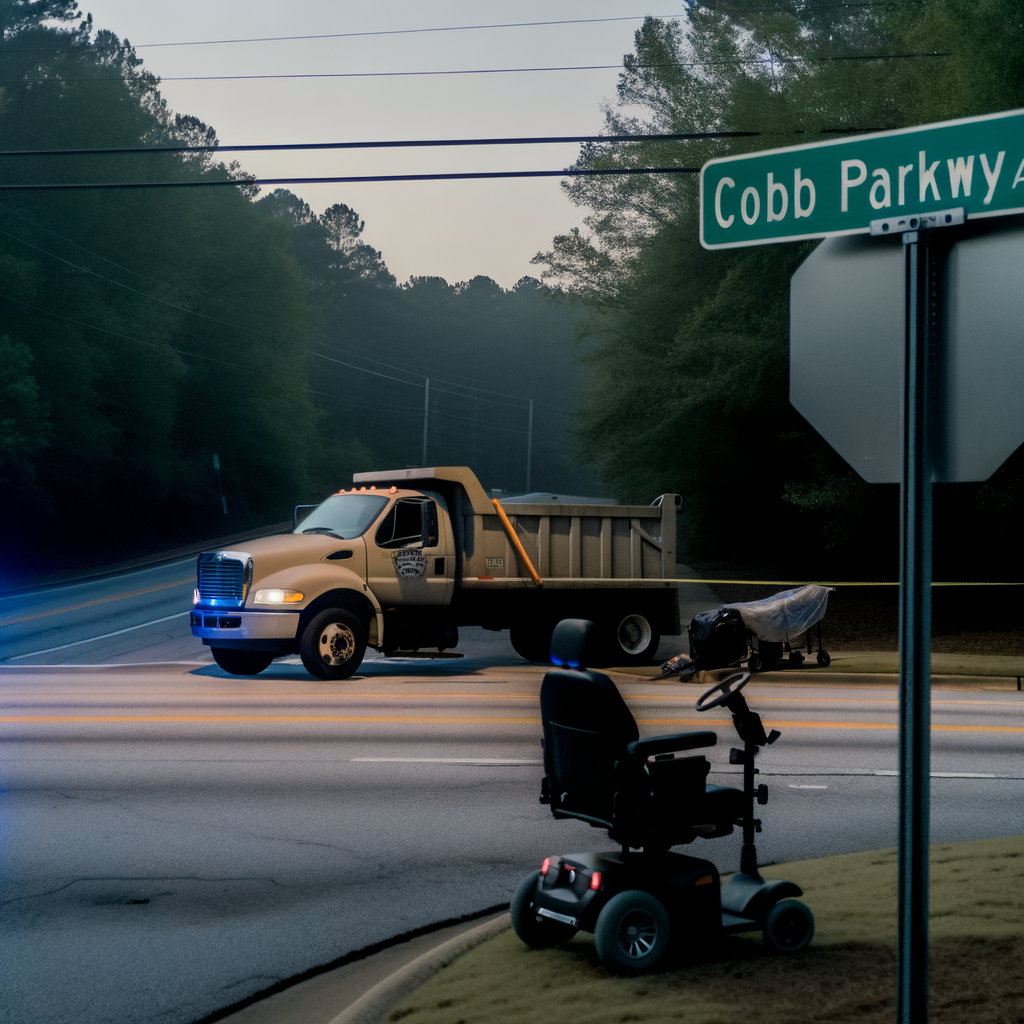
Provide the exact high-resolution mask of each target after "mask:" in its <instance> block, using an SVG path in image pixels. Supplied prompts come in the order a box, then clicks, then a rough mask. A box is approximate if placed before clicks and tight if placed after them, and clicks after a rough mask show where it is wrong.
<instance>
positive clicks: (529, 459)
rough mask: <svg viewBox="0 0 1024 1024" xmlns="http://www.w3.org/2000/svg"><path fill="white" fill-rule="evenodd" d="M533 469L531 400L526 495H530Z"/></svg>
mask: <svg viewBox="0 0 1024 1024" xmlns="http://www.w3.org/2000/svg"><path fill="white" fill-rule="evenodd" d="M532 467H533V399H532V398H531V399H530V416H529V419H528V420H527V421H526V493H527V494H529V493H530V471H531V469H532Z"/></svg>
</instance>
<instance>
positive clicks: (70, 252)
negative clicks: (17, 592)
mask: <svg viewBox="0 0 1024 1024" xmlns="http://www.w3.org/2000/svg"><path fill="white" fill-rule="evenodd" d="M0 12H2V14H3V18H4V47H3V49H2V51H0V66H2V68H3V71H2V77H3V78H4V80H5V90H4V94H3V101H2V103H0V131H2V132H3V136H4V144H5V148H10V149H19V148H20V149H51V148H53V149H63V148H80V147H133V146H167V145H173V144H175V143H179V144H181V143H184V144H191V145H195V144H200V145H211V146H215V145H216V133H215V132H214V130H213V129H212V128H211V127H209V126H208V125H206V124H204V123H203V122H202V121H201V120H199V119H198V118H195V117H191V116H185V115H180V114H174V113H173V112H172V111H170V110H169V109H168V108H167V106H166V104H165V103H164V101H163V99H162V97H161V96H160V93H159V87H158V86H159V83H158V81H157V79H155V78H154V77H153V76H152V75H149V74H148V73H147V72H146V71H145V70H144V69H142V68H141V62H140V61H139V59H138V58H137V56H136V55H135V53H134V51H133V49H132V48H131V46H130V45H129V44H128V43H127V41H122V40H120V39H118V38H117V37H116V36H115V35H113V34H112V33H109V32H99V33H95V34H94V33H93V31H92V26H91V22H90V21H89V20H88V19H86V20H84V21H82V22H80V23H78V24H69V22H70V21H71V19H73V18H74V17H76V16H77V10H76V8H75V5H74V4H63V5H61V4H54V3H49V4H43V3H37V4H30V3H7V4H5V5H3V6H2V7H0ZM239 177H242V179H243V180H244V175H242V172H241V171H240V169H239V168H237V166H232V165H229V166H227V167H225V166H224V164H223V163H221V162H219V161H218V160H217V159H216V154H215V153H214V152H210V153H202V154H189V155H186V156H182V155H180V154H155V155H125V156H112V157H103V158H93V157H78V158H75V157H61V158H59V159H56V158H51V157H35V158H27V157H26V158H16V159H15V158H11V159H8V160H6V161H4V162H3V164H2V166H0V180H4V181H6V182H11V183H21V182H55V181H56V182H60V181H90V180H104V181H119V180H120V181H132V180H150V181H165V180H169V181H174V180H189V179H191V180H203V179H205V180H216V181H227V180H236V179H238V178H239ZM250 192H251V189H247V188H246V186H244V185H242V186H239V187H237V188H236V187H217V188H202V189H171V190H160V189H155V190H132V191H124V192H120V191H107V190H104V191H67V192H64V191H49V192H46V191H39V192H20V193H5V194H4V197H3V198H2V199H0V271H2V283H0V315H2V317H3V321H2V322H3V331H4V333H5V335H6V336H7V340H5V341H4V342H3V343H2V345H0V359H2V360H3V363H2V373H0V388H3V389H5V394H6V398H7V401H6V402H5V405H4V411H3V413H2V414H0V420H2V421H3V426H2V436H3V442H2V447H3V452H4V454H3V460H4V469H3V472H4V474H5V475H6V477H7V482H9V483H10V485H11V486H5V487H4V489H3V493H2V495H0V522H2V523H3V527H2V530H3V533H4V535H5V536H4V540H5V541H6V543H7V545H8V546H13V544H14V542H15V540H17V542H18V544H20V545H22V546H24V545H25V544H30V543H35V544H36V545H37V547H38V549H39V550H40V551H43V552H45V551H53V543H52V538H53V536H54V535H55V531H59V530H71V531H73V535H74V537H75V545H74V547H75V552H76V554H84V553H85V552H87V551H88V550H89V548H90V547H91V548H93V549H96V550H101V549H104V548H108V549H110V548H113V547H115V546H118V547H122V548H123V547H124V546H132V545H147V546H153V545H156V544H159V543H161V542H165V541H171V540H176V539H178V538H182V537H189V536H191V537H196V536H203V535H207V536H208V535H209V534H210V531H211V529H216V531H217V532H223V531H224V525H225V524H224V523H223V514H222V512H221V510H220V502H219V495H218V493H217V489H216V479H215V477H214V474H213V471H212V466H211V455H212V453H213V452H216V453H217V454H219V455H220V457H221V459H222V463H223V465H224V480H225V488H226V490H227V492H228V496H229V508H230V510H231V518H230V520H229V523H230V524H231V525H232V526H234V527H235V528H236V529H237V528H240V527H243V526H246V525H250V524H254V523H257V522H259V523H265V522H267V521H268V520H270V521H273V520H274V519H283V518H285V516H286V515H288V514H289V509H290V506H291V505H292V504H294V502H295V501H296V500H302V499H303V498H306V497H307V496H308V495H309V494H310V491H311V489H313V490H319V487H320V485H319V484H316V480H315V477H316V476H317V474H318V473H319V472H320V470H319V469H318V467H317V462H318V458H317V454H316V450H317V448H318V443H319V437H318V433H317V412H316V409H315V407H314V405H313V403H312V401H311V397H310V392H309V382H308V376H307V374H308V362H307V361H308V345H309V339H310V331H311V329H312V315H311V309H310V305H309V293H308V286H307V283H306V281H305V279H304V277H303V275H302V273H301V270H300V268H299V266H298V264H297V262H296V260H295V257H294V255H293V254H292V251H291V245H290V238H289V234H288V231H287V229H285V228H284V227H283V225H280V224H277V223H274V222H273V221H270V220H268V219H267V218H266V217H264V216H262V215H261V214H260V212H259V211H257V210H256V209H255V208H254V206H253V204H252V203H251V202H250V201H249V198H248V195H247V193H250ZM336 479H337V478H336ZM314 485H316V486H314ZM334 486H337V483H336V482H335V484H334Z"/></svg>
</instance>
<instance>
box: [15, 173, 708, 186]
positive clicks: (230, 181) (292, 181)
mask: <svg viewBox="0 0 1024 1024" xmlns="http://www.w3.org/2000/svg"><path fill="white" fill-rule="evenodd" d="M610 174H621V175H631V174H700V168H699V167H598V168H590V169H586V170H576V169H573V168H569V169H566V170H561V171H463V172H461V173H452V174H350V175H344V176H335V177H326V178H214V179H210V180H205V179H198V180H195V181H95V182H84V181H79V182H66V183H65V182H46V183H43V184H37V185H28V184H20V185H0V192H52V191H57V190H63V191H81V190H84V189H118V188H124V189H149V188H204V187H207V188H208V187H214V186H224V185H231V186H233V187H236V188H238V187H252V186H254V185H255V186H264V185H266V186H269V185H335V184H353V183H358V182H369V181H467V180H470V179H487V178H584V177H591V176H603V175H610Z"/></svg>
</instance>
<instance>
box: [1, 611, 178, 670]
mask: <svg viewBox="0 0 1024 1024" xmlns="http://www.w3.org/2000/svg"><path fill="white" fill-rule="evenodd" d="M191 614H192V613H191V612H175V613H174V614H173V615H165V616H164V617H163V618H162V619H150V621H149V622H140V623H139V624H138V625H137V626H128V627H126V628H125V629H115V630H114V632H113V633H104V634H103V635H102V636H91V637H89V638H88V639H87V640H75V641H74V642H73V643H70V644H61V645H60V646H59V647H47V648H45V649H44V650H42V651H30V652H29V653H28V654H16V655H15V656H14V657H13V658H4V661H6V662H11V661H21V659H22V658H32V657H34V656H35V655H37V654H50V653H51V652H53V651H65V650H67V649H68V648H69V647H77V646H78V645H79V644H91V643H94V642H95V641H97V640H106V639H107V637H111V636H120V635H121V634H122V633H130V632H131V631H132V630H133V629H144V628H145V627H146V626H156V625H158V624H159V623H161V622H170V621H171V619H180V618H182V617H184V616H185V615H191Z"/></svg>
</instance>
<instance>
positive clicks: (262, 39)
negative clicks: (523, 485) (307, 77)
mask: <svg viewBox="0 0 1024 1024" xmlns="http://www.w3.org/2000/svg"><path fill="white" fill-rule="evenodd" d="M648 17H653V18H678V17H679V15H678V14H653V15H647V14H634V15H630V16H629V17H622V18H566V19H563V20H561V21H512V22H505V23H503V24H497V25H444V26H438V27H437V28H392V29H378V30H377V31H372V32H327V33H320V34H317V35H302V36H257V37H255V38H246V39H193V40H189V41H187V42H180V43H140V44H139V45H138V46H136V47H135V49H136V50H147V49H153V48H154V47H158V46H159V47H168V46H223V45H227V44H231V43H279V42H294V41H296V40H300V39H360V38H365V37H366V36H407V35H418V34H421V33H424V32H477V31H482V30H487V29H495V28H538V27H541V26H547V25H594V24H599V23H604V22H611V21H644V20H645V19H646V18H648Z"/></svg>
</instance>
